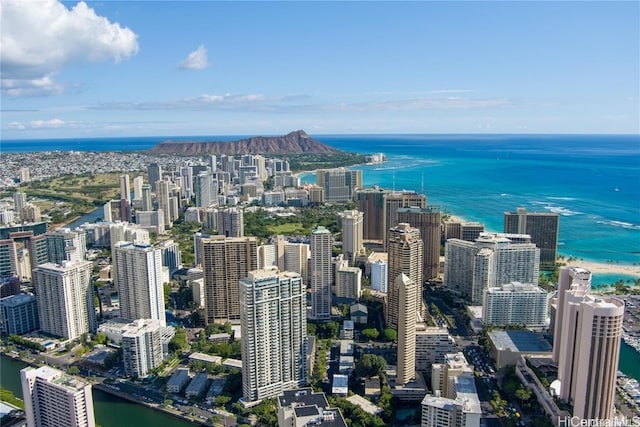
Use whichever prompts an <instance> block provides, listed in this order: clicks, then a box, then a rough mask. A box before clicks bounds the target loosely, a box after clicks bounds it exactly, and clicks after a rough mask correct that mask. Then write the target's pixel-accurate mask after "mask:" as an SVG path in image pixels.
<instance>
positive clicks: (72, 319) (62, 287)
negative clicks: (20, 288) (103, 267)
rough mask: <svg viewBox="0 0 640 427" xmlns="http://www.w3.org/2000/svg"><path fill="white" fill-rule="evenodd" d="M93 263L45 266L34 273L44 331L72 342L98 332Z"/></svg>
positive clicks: (81, 262) (69, 262)
mask: <svg viewBox="0 0 640 427" xmlns="http://www.w3.org/2000/svg"><path fill="white" fill-rule="evenodd" d="M92 267H93V265H92V264H91V262H89V261H77V262H71V261H64V262H63V263H62V264H54V263H45V264H41V265H39V266H38V267H37V268H35V269H34V270H33V284H34V288H35V294H36V298H37V299H38V314H39V316H40V329H41V330H42V331H43V332H46V333H48V334H51V335H56V336H59V337H64V338H67V339H70V340H74V339H76V338H79V337H80V336H81V335H82V334H84V333H89V332H92V331H94V330H95V326H96V321H95V307H94V303H93V286H91V269H92Z"/></svg>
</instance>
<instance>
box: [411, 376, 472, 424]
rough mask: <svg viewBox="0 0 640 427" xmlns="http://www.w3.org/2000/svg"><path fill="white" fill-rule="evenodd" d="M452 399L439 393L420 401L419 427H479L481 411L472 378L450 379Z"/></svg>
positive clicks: (428, 395)
mask: <svg viewBox="0 0 640 427" xmlns="http://www.w3.org/2000/svg"><path fill="white" fill-rule="evenodd" d="M451 382H452V384H453V387H452V389H453V390H454V393H453V397H445V396H444V395H443V394H442V393H441V392H440V391H435V392H434V394H427V395H426V396H425V397H424V399H423V400H422V419H421V423H420V426H421V427H480V418H481V416H482V410H481V406H480V399H478V392H477V389H476V386H475V380H474V379H473V377H466V376H458V377H454V378H452V379H451Z"/></svg>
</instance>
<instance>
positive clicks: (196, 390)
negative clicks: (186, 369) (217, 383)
mask: <svg viewBox="0 0 640 427" xmlns="http://www.w3.org/2000/svg"><path fill="white" fill-rule="evenodd" d="M208 385H209V378H208V377H207V373H206V372H198V373H197V374H196V376H195V377H193V379H192V380H191V382H190V383H189V385H188V386H187V388H186V390H185V391H184V395H185V396H186V397H187V398H189V399H191V398H193V397H200V396H202V395H203V394H204V392H205V391H206V390H207V386H208Z"/></svg>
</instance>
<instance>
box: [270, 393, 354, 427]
mask: <svg viewBox="0 0 640 427" xmlns="http://www.w3.org/2000/svg"><path fill="white" fill-rule="evenodd" d="M309 426H314V427H347V423H346V422H345V421H344V418H343V416H342V413H341V412H340V410H339V409H338V408H331V407H330V406H329V402H327V397H326V396H325V394H324V393H322V392H319V393H314V392H313V389H311V388H301V389H297V390H285V391H284V392H283V394H281V395H280V396H278V427H309Z"/></svg>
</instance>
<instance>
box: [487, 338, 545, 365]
mask: <svg viewBox="0 0 640 427" xmlns="http://www.w3.org/2000/svg"><path fill="white" fill-rule="evenodd" d="M489 346H490V350H489V353H490V354H491V357H493V360H494V362H495V364H496V368H498V369H500V368H502V367H503V366H513V365H515V364H516V363H518V360H520V356H523V355H525V356H550V355H551V351H552V348H551V344H549V342H548V341H547V340H545V339H544V337H543V336H542V334H539V333H536V332H531V331H520V330H506V331H501V330H497V331H491V332H489Z"/></svg>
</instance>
